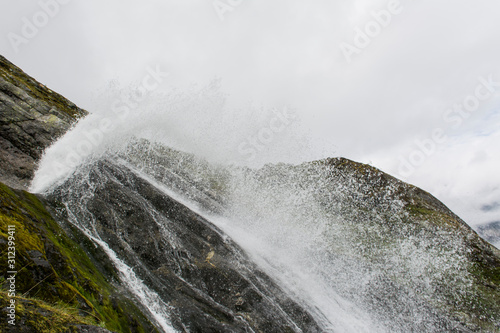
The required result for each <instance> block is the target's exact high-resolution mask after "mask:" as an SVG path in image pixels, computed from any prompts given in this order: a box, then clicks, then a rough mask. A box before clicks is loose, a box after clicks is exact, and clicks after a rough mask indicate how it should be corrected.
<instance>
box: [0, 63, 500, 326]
mask: <svg viewBox="0 0 500 333" xmlns="http://www.w3.org/2000/svg"><path fill="white" fill-rule="evenodd" d="M0 64H1V67H0V74H1V75H0V102H1V103H0V107H1V111H2V114H1V119H0V121H1V123H2V127H1V132H0V140H1V143H2V145H1V146H0V149H1V150H2V157H1V160H0V170H1V173H0V175H1V177H2V178H1V180H2V181H4V182H5V183H6V184H7V185H10V186H11V187H16V188H24V187H25V186H26V184H27V183H28V182H29V180H30V179H31V177H32V176H33V170H34V169H35V163H36V161H37V160H38V159H39V158H40V156H41V153H42V151H43V148H45V147H47V146H48V145H49V144H50V143H51V142H53V141H54V140H56V138H57V137H58V136H60V135H62V134H63V133H64V132H65V131H66V130H68V129H69V128H70V127H71V124H73V123H74V122H75V121H77V119H78V118H79V117H81V116H83V115H84V114H85V111H83V110H81V109H78V108H77V107H76V106H74V105H73V104H71V103H70V102H68V101H67V100H65V99H64V98H63V97H61V96H59V95H57V94H55V93H53V92H52V91H50V90H49V89H47V88H45V87H44V86H42V85H40V84H39V83H37V82H36V81H34V80H33V79H31V78H29V77H28V76H27V75H26V74H24V73H23V72H22V71H21V70H20V69H18V68H16V67H15V66H14V65H12V64H11V63H9V62H8V61H7V60H5V59H3V58H0ZM11 187H9V186H6V185H3V184H2V185H0V251H2V252H1V253H2V258H1V259H0V260H1V261H0V272H1V274H2V275H1V278H0V284H1V292H0V308H2V309H3V311H4V312H3V313H4V314H6V311H7V308H6V305H7V302H8V300H9V297H8V295H7V290H8V286H9V284H8V281H7V280H6V278H7V275H6V272H7V271H8V269H7V266H6V265H7V257H6V255H7V251H6V249H7V244H8V236H9V234H8V231H7V230H8V227H7V226H8V225H13V226H15V229H16V251H17V257H16V268H17V270H18V274H17V280H16V288H17V290H16V291H17V297H16V300H17V304H18V307H17V322H18V324H19V326H17V327H15V330H12V329H13V328H12V327H9V326H7V324H6V321H0V330H1V331H4V330H6V329H11V330H12V331H16V332H17V331H20V332H23V331H24V332H66V331H77V332H87V331H89V332H92V331H94V332H100V331H105V329H109V330H111V331H114V332H154V331H180V332H332V331H333V332H335V331H342V330H341V329H334V328H332V325H333V327H342V326H335V324H336V323H332V322H331V321H332V319H331V318H327V315H326V312H325V309H323V308H322V306H321V305H319V303H314V302H313V301H311V299H310V298H311V297H312V296H311V297H309V295H307V294H306V295H304V294H301V293H300V291H301V290H308V291H315V289H316V288H320V285H321V286H323V287H324V286H327V289H322V290H321V292H320V293H329V292H330V290H331V291H333V293H334V294H335V295H336V296H335V297H337V296H339V297H340V298H338V299H337V298H335V299H333V300H334V301H335V302H336V301H339V303H340V299H342V300H345V301H346V302H348V303H349V304H352V305H351V307H352V308H359V309H362V310H363V311H365V312H367V313H369V314H370V316H371V319H372V320H373V323H376V324H377V325H379V326H377V327H373V328H372V330H375V329H378V331H384V332H385V331H391V332H408V331H420V332H424V331H425V332H471V331H472V332H499V331H500V254H499V252H498V250H497V249H496V248H495V247H493V246H491V245H490V244H488V243H487V242H485V241H484V240H483V239H481V238H480V237H479V236H478V235H477V234H476V233H475V232H474V231H473V230H472V229H471V228H469V227H468V226H467V224H466V223H465V222H464V221H462V220H461V219H460V218H459V217H458V216H456V215H455V214H453V212H451V211H450V210H449V209H448V208H447V207H446V206H444V205H443V204H442V203H441V202H439V201H438V200H437V199H436V198H434V197H433V196H432V195H430V194H429V193H426V192H425V191H422V190H420V189H418V188H416V187H414V186H411V185H409V184H405V183H403V182H401V181H399V180H397V179H395V178H393V177H391V176H390V175H387V174H385V173H383V172H381V171H380V170H378V169H375V168H373V167H370V166H367V165H363V164H359V163H356V162H353V161H350V160H347V159H343V158H332V159H326V160H322V161H316V162H309V163H304V164H302V165H295V166H294V165H286V164H277V165H268V166H265V167H264V168H262V169H260V170H251V169H246V168H238V167H223V166H214V165H211V164H209V163H207V162H206V161H203V160H200V159H198V158H196V157H195V156H193V155H190V154H187V153H183V152H179V151H175V150H173V149H170V148H169V147H165V146H164V145H161V144H159V143H151V142H148V141H146V140H133V141H132V142H130V145H129V146H128V149H126V150H125V151H119V152H116V154H114V155H113V154H109V153H108V155H107V156H106V157H103V158H99V159H97V160H93V161H89V162H88V163H84V164H83V165H81V166H80V167H79V168H78V169H76V170H75V172H74V173H73V174H72V175H71V177H69V178H68V179H66V180H65V181H64V182H63V183H61V184H59V185H58V186H57V188H54V189H52V190H51V192H50V193H49V194H47V195H44V196H42V195H33V194H30V193H28V192H25V191H22V190H16V189H13V188H11ZM220 219H224V221H226V220H228V221H231V225H230V227H229V228H228V229H227V230H229V231H231V232H232V233H231V234H232V235H234V236H235V237H237V239H236V238H234V237H233V238H231V237H229V236H228V234H229V232H225V230H223V227H225V225H224V223H222V224H221V223H220V221H219V220H220ZM234 230H240V231H244V233H243V235H244V236H243V237H240V238H238V233H234ZM240 235H241V233H240ZM247 238H248V239H254V240H256V241H258V242H259V244H262V245H263V246H264V245H265V246H267V247H265V249H266V251H262V252H259V251H254V250H255V247H252V246H254V242H248V241H246V239H247ZM280 252H285V257H286V260H285V261H280V259H281V257H280V256H279V254H280ZM257 259H258V260H257ZM301 265H302V266H303V267H304V268H305V271H304V270H302V271H301V270H300V269H298V268H297V267H295V266H301ZM313 274H316V275H313ZM301 275H303V276H305V277H306V278H304V279H303V280H302V281H303V282H305V285H301V284H300V281H301V280H300V276H301ZM309 277H313V278H309ZM301 288H302V289H301ZM304 288H305V289H304ZM320 296H322V295H320ZM337 318H338V317H337ZM338 319H339V320H342V318H338ZM330 324H332V325H330ZM96 325H99V326H100V327H99V326H96Z"/></svg>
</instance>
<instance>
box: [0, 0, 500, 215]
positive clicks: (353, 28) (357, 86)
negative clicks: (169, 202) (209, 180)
mask: <svg viewBox="0 0 500 333" xmlns="http://www.w3.org/2000/svg"><path fill="white" fill-rule="evenodd" d="M0 6H1V7H0V9H1V10H0V31H1V32H2V35H1V38H0V53H1V54H2V55H4V56H5V57H7V58H8V59H9V60H11V61H12V62H14V63H15V64H16V65H18V66H20V67H21V68H22V69H23V70H25V71H26V72H27V73H28V74H30V75H31V76H33V77H35V78H36V79H37V80H39V81H40V82H42V83H44V84H46V85H47V86H49V87H50V88H51V89H53V90H55V91H57V92H59V93H61V94H63V95H64V96H66V97H67V98H69V99H70V100H72V101H73V102H75V103H76V104H78V105H79V106H80V107H83V108H86V109H87V110H89V111H90V112H92V113H98V112H101V111H102V109H103V108H104V107H103V105H106V103H103V102H102V101H103V98H104V99H106V98H107V99H113V98H116V92H112V91H111V90H116V89H118V90H119V89H121V88H116V87H117V86H118V87H134V85H138V84H140V82H141V80H142V79H143V78H144V77H145V76H147V75H148V73H149V72H148V70H149V71H151V70H152V69H161V71H163V72H168V77H167V78H166V79H165V80H164V82H162V85H161V87H160V88H158V89H157V90H156V91H155V92H154V93H152V94H151V95H150V96H149V98H150V99H156V100H157V102H156V103H152V102H151V101H148V102H147V103H146V102H144V103H143V104H144V105H142V104H141V105H139V106H137V113H140V112H141V110H142V109H141V108H143V109H144V110H145V109H146V108H154V109H161V106H162V103H168V99H164V98H161V97H157V95H158V96H159V95H162V94H171V91H172V89H177V90H178V91H183V92H186V91H188V92H189V91H196V88H193V86H195V85H196V86H198V87H205V86H207V85H210V83H211V82H213V81H214V80H219V81H218V82H219V83H220V87H219V88H214V89H215V90H216V91H217V92H218V93H215V92H210V93H198V95H197V96H198V97H196V98H195V100H196V103H194V102H193V104H196V107H194V109H196V112H194V111H193V112H192V113H191V114H189V115H177V116H175V115H173V113H169V112H165V113H163V114H162V120H161V121H160V120H158V119H159V118H158V115H157V116H156V118H155V119H156V120H157V121H155V126H157V127H158V128H161V126H160V125H159V124H166V123H170V124H176V125H178V127H177V128H178V129H179V130H180V131H182V132H190V133H195V134H193V135H192V136H190V138H191V139H192V141H193V142H194V144H193V146H197V147H198V151H205V152H207V151H208V152H210V154H212V153H213V154H226V155H230V156H231V158H232V159H236V158H239V159H240V160H243V161H247V162H249V164H252V163H253V164H256V165H257V164H262V163H265V162H269V161H277V160H282V161H290V162H299V161H303V160H310V159H317V158H323V157H327V156H344V157H348V158H351V159H354V160H357V161H361V162H365V163H370V164H372V165H374V166H376V167H378V168H381V169H382V170H384V171H386V172H388V173H391V174H393V175H395V176H396V177H398V178H401V179H403V180H405V181H408V182H410V183H413V184H415V185H417V186H420V187H422V188H424V189H425V190H428V191H430V192H431V193H433V194H434V195H436V196H437V197H438V198H439V199H441V200H443V201H444V202H445V204H447V205H448V206H449V207H450V208H452V209H453V210H454V211H455V212H457V213H458V214H459V215H460V216H462V217H463V218H464V219H465V220H466V221H467V222H468V223H469V224H471V225H477V224H480V223H485V222H491V221H497V220H500V174H499V172H498V170H500V156H499V154H498V152H499V147H500V131H499V130H500V128H499V125H500V114H499V105H500V104H499V103H500V38H499V37H500V36H499V35H500V33H499V32H500V20H499V19H498V13H499V12H500V3H499V2H498V1H496V0H475V1H469V0H441V1H435V0H434V1H430V0H419V1H405V0H401V1H378V0H377V1H375V0H364V1H356V0H353V1H340V0H308V1H293V0H246V1H245V0H242V1H238V0H220V1H212V0H176V1H174V0H144V1H140V2H139V1H130V0H106V1H102V0H101V1H97V0H72V1H71V0H69V1H68V0H64V1H63V0H58V1H57V0H41V1H32V0H30V1H28V0H3V1H2V4H1V5H0ZM496 82H499V83H498V84H497V83H496ZM111 83H113V84H112V86H113V87H114V88H113V89H111V88H110V84H111ZM212 95H217V96H218V97H217V98H219V95H223V96H225V104H224V105H222V104H221V103H218V102H217V103H216V102H213V100H212V101H210V102H207V105H208V106H204V102H203V98H208V99H211V97H210V96H212ZM103 96H104V97H103ZM106 96H107V97H106ZM146 104H147V105H146ZM151 104H154V105H155V106H154V107H153V106H151ZM285 107H286V108H288V109H289V110H293V112H294V115H295V116H294V117H293V119H292V118H290V119H284V120H283V110H284V108H285ZM273 108H276V109H275V111H276V112H277V113H278V114H280V115H281V117H282V118H278V120H276V121H274V120H273V119H274V118H276V117H277V116H276V112H273V111H272V110H273ZM143 112H144V113H146V111H143ZM174 117H175V119H173V118H174ZM285 118H286V117H285ZM186 122H189V124H190V125H189V126H188V125H186V124H185V123H186ZM273 122H274V123H273ZM181 123H182V124H181ZM278 124H279V126H278ZM281 125H284V126H281ZM152 126H153V125H152ZM271 126H274V127H271ZM153 127H154V126H153ZM270 128H272V129H275V130H273V132H270V131H269V129H270ZM278 129H279V130H278ZM200 133H201V134H200ZM259 134H260V135H261V139H259ZM270 134H272V136H270ZM252 138H253V140H257V143H256V144H257V145H255V143H252ZM264 139H265V140H264ZM259 140H260V141H259ZM263 140H264V141H265V142H262V141H263ZM192 150H193V151H195V152H198V151H197V149H195V148H193V149H192ZM217 150H218V151H217Z"/></svg>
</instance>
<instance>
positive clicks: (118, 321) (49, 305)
mask: <svg viewBox="0 0 500 333" xmlns="http://www.w3.org/2000/svg"><path fill="white" fill-rule="evenodd" d="M43 200H44V199H43V198H39V197H37V196H36V195H33V194H30V193H28V192H25V191H18V190H13V189H11V188H9V187H7V186H5V185H4V184H1V183H0V245H1V251H2V256H1V259H0V271H1V272H2V275H1V276H0V284H1V286H0V287H1V288H0V290H1V293H2V294H1V295H2V296H1V297H2V308H5V304H6V302H7V301H6V297H7V296H6V292H7V290H8V283H7V281H6V279H7V275H6V272H7V271H9V270H11V269H9V268H8V267H7V263H8V261H7V255H8V252H7V251H6V250H7V247H8V238H9V234H8V226H14V227H15V234H14V237H15V247H16V257H15V261H16V262H15V270H16V271H17V275H16V297H17V300H18V305H19V309H18V310H19V311H18V314H19V318H18V323H20V325H21V326H19V327H27V328H30V329H32V330H28V331H29V332H49V331H50V332H63V331H64V332H66V331H71V329H72V327H73V326H74V327H76V328H75V329H77V326H78V325H89V324H91V325H96V324H100V325H102V326H103V327H105V328H107V329H109V330H111V331H114V332H156V328H155V327H154V325H153V324H151V322H150V321H149V320H148V319H147V318H146V316H145V315H143V314H142V312H141V310H139V309H138V308H137V307H136V306H135V305H134V303H133V302H132V301H131V300H129V299H127V298H125V297H124V296H122V294H121V293H120V291H119V290H118V289H117V287H116V285H118V283H119V280H118V277H117V272H116V271H115V269H114V267H113V265H112V264H111V263H110V262H109V260H108V259H107V257H106V255H105V254H104V253H103V251H102V250H100V248H98V247H96V246H95V245H94V244H92V242H91V241H90V240H88V238H86V237H85V236H84V235H83V234H82V233H81V232H79V230H78V229H77V228H75V227H73V226H71V225H70V224H69V223H63V225H65V228H64V229H63V228H61V226H60V225H59V223H58V222H56V220H55V219H54V218H53V217H52V215H51V214H50V213H49V211H48V210H47V209H46V204H47V202H44V201H43ZM52 204H53V205H54V206H55V204H54V203H52ZM62 222H64V221H62ZM28 298H29V299H28ZM4 302H5V303H4ZM40 313H42V314H44V313H48V314H50V315H40ZM2 322H3V323H5V321H2ZM51 325H55V326H51ZM75 325H76V326H75ZM0 327H1V326H0ZM47 327H49V328H50V327H58V328H57V329H59V328H60V329H61V330H57V329H56V330H54V329H55V328H54V329H52V328H50V329H52V330H49V328H47ZM2 331H3V330H2ZM28 331H26V332H28ZM75 332H76V331H75Z"/></svg>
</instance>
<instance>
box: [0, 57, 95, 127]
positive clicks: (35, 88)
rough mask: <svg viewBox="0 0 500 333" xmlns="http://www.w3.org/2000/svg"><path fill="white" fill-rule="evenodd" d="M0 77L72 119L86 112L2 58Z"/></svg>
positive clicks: (0, 60) (0, 61) (0, 58)
mask: <svg viewBox="0 0 500 333" xmlns="http://www.w3.org/2000/svg"><path fill="white" fill-rule="evenodd" d="M0 76H1V77H2V78H4V79H5V80H6V81H8V82H10V83H12V84H13V85H15V86H16V87H18V88H20V89H22V90H24V91H26V92H27V93H28V94H30V95H31V96H32V97H33V98H35V99H37V100H41V101H44V102H45V103H47V104H49V105H51V106H53V107H55V108H57V109H58V110H59V111H61V112H64V113H65V114H67V115H68V116H70V117H71V118H73V119H78V118H81V117H83V116H85V115H86V114H87V112H86V111H84V110H82V109H80V108H78V107H77V106H76V105H74V104H73V103H71V102H70V101H69V100H67V99H66V98H64V97H63V96H61V95H59V94H57V93H55V92H53V91H52V90H50V89H49V88H47V87H46V86H45V85H43V84H41V83H40V82H38V81H36V80H35V79H33V78H31V77H30V76H29V75H27V74H26V73H24V72H23V71H22V70H21V69H20V68H19V67H17V66H15V65H14V64H12V63H11V62H10V61H8V60H7V59H5V58H4V57H2V56H0Z"/></svg>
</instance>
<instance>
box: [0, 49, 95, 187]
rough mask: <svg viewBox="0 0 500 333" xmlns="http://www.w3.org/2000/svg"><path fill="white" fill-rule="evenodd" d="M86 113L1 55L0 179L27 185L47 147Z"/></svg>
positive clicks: (11, 183)
mask: <svg viewBox="0 0 500 333" xmlns="http://www.w3.org/2000/svg"><path fill="white" fill-rule="evenodd" d="M86 114H87V112H86V111H85V110H82V109H80V108H78V107H77V106H76V105H75V104H73V103H71V102H70V101H68V100H67V99H66V98H64V97H62V96H61V95H59V94H57V93H55V92H53V91H52V90H50V89H49V88H47V87H46V86H44V85H43V84H41V83H39V82H37V81H36V80H34V79H33V78H31V77H30V76H28V75H27V74H26V73H24V72H23V71H22V70H21V69H19V68H18V67H17V66H15V65H13V64H12V63H11V62H9V61H8V60H7V59H5V58H4V57H2V56H1V55H0V152H1V154H0V182H3V183H5V184H7V185H9V186H11V187H14V188H18V189H26V188H27V186H28V185H29V182H30V180H31V178H32V177H33V172H34V168H35V165H36V162H37V161H38V160H39V159H40V157H41V156H42V153H43V150H44V149H45V148H47V147H48V146H49V145H50V144H51V143H52V142H54V141H55V140H56V139H57V138H58V137H59V136H61V135H62V134H64V133H65V132H66V131H67V130H68V129H69V128H70V127H71V125H72V124H74V123H75V122H76V121H77V120H78V119H79V118H81V117H83V116H85V115H86Z"/></svg>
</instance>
